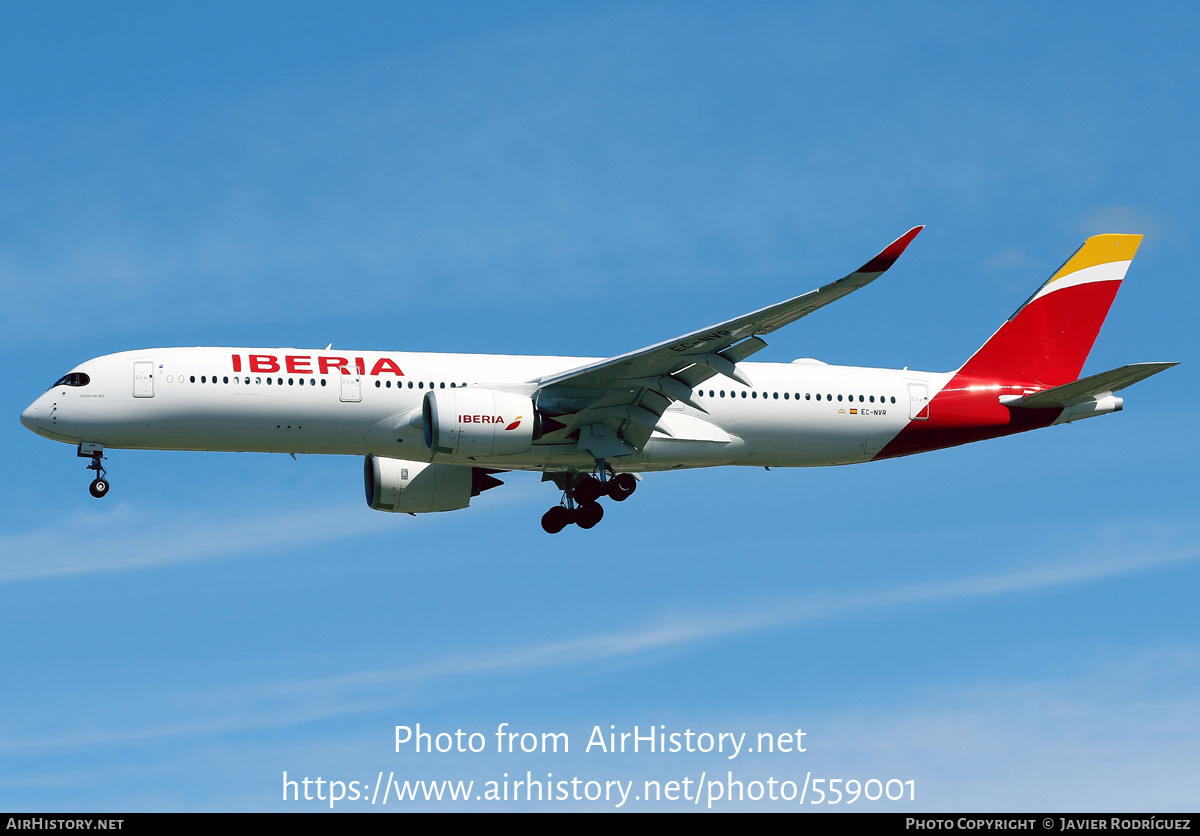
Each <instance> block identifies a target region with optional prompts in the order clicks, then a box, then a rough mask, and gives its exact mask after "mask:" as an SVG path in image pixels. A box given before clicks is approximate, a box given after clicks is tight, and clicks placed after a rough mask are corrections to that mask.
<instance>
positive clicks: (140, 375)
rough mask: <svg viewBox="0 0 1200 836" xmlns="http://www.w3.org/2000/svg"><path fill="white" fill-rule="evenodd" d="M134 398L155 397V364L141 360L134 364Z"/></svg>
mask: <svg viewBox="0 0 1200 836" xmlns="http://www.w3.org/2000/svg"><path fill="white" fill-rule="evenodd" d="M133 396H134V397H135V398H153V397H154V364H153V363H151V362H148V361H142V360H139V361H138V362H136V363H134V364H133Z"/></svg>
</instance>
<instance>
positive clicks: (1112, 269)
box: [959, 234, 1142, 386]
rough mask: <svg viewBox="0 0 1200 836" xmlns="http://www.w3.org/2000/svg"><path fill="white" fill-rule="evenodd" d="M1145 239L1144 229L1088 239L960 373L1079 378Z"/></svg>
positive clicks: (1036, 379)
mask: <svg viewBox="0 0 1200 836" xmlns="http://www.w3.org/2000/svg"><path fill="white" fill-rule="evenodd" d="M1141 242H1142V236H1141V235H1121V234H1109V235H1094V236H1092V237H1091V238H1089V239H1087V241H1085V242H1084V243H1083V246H1082V247H1080V248H1079V249H1078V250H1076V251H1075V254H1074V255H1073V256H1071V257H1070V258H1069V259H1067V262H1066V264H1064V265H1063V266H1062V267H1060V268H1058V270H1057V271H1056V272H1055V273H1054V275H1052V276H1051V277H1050V278H1049V279H1048V280H1047V281H1046V283H1045V284H1043V285H1042V286H1041V287H1040V288H1038V290H1037V292H1036V293H1034V294H1033V296H1031V297H1029V300H1028V301H1026V302H1025V304H1024V305H1022V306H1021V307H1020V308H1019V309H1018V310H1017V312H1016V313H1014V314H1013V315H1012V316H1011V317H1009V318H1008V321H1007V322H1005V323H1004V324H1003V325H1001V326H1000V330H999V331H997V332H996V333H995V334H993V335H992V338H991V339H990V340H988V341H987V342H986V343H985V344H984V346H983V347H982V348H981V349H979V350H978V351H976V352H975V354H974V355H973V356H972V357H971V359H970V360H968V361H967V362H966V363H965V364H964V365H963V367H962V368H961V369H960V370H959V374H960V375H962V376H964V377H970V378H988V379H992V380H1009V381H1015V382H1021V383H1036V384H1040V385H1042V386H1060V385H1062V384H1064V383H1070V382H1071V381H1073V380H1076V379H1077V378H1078V377H1079V372H1080V371H1081V370H1082V369H1083V363H1084V361H1085V360H1086V359H1087V356H1088V353H1089V352H1090V351H1091V350H1092V345H1093V344H1094V343H1095V342H1096V336H1097V335H1098V334H1099V333H1100V326H1101V325H1103V324H1104V318H1105V316H1107V315H1108V309H1109V307H1110V306H1111V305H1112V302H1113V299H1114V298H1115V297H1116V295H1117V289H1118V288H1119V287H1120V286H1121V280H1122V279H1124V278H1125V271H1126V270H1128V269H1129V263H1130V262H1131V261H1132V260H1133V256H1134V254H1135V253H1136V252H1137V249H1138V245H1139V244H1140V243H1141Z"/></svg>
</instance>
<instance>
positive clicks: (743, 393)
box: [742, 390, 746, 398]
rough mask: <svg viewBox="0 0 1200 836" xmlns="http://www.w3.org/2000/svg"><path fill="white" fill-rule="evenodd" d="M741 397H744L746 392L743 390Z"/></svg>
mask: <svg viewBox="0 0 1200 836" xmlns="http://www.w3.org/2000/svg"><path fill="white" fill-rule="evenodd" d="M742 397H743V398H744V397H746V392H745V391H744V390H743V391H742Z"/></svg>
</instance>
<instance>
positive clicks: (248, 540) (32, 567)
mask: <svg viewBox="0 0 1200 836" xmlns="http://www.w3.org/2000/svg"><path fill="white" fill-rule="evenodd" d="M331 513H332V512H331V511H330V509H329V508H324V509H323V513H321V514H314V513H311V512H309V511H303V510H302V511H276V512H274V513H272V512H264V513H262V514H257V515H255V516H253V517H242V518H240V519H239V518H236V517H235V518H230V517H229V516H228V515H222V514H218V515H216V516H217V517H218V518H219V519H220V521H221V522H220V524H219V525H214V523H213V519H214V514H213V513H212V512H208V513H205V514H204V515H203V516H201V515H199V514H192V515H187V514H184V515H176V514H167V515H158V514H153V513H140V512H137V511H135V509H133V508H131V507H130V506H128V505H117V506H115V507H114V508H112V509H111V510H107V511H105V512H104V513H87V512H78V513H75V514H71V515H68V516H65V517H63V518H62V519H59V520H56V521H55V522H54V523H52V524H50V525H46V526H43V527H40V528H38V529H35V530H33V531H29V532H25V533H21V534H8V535H3V536H0V555H3V557H0V583H13V582H16V581H31V580H39V579H45V578H55V577H62V576H66V575H80V574H89V573H96V572H121V571H129V570H132V569H143V568H148V567H152V566H162V565H165V564H170V563H183V562H186V561H192V560H201V559H204V558H213V557H229V556H234V555H241V554H246V553H251V552H256V553H257V552H262V551H265V550H272V549H278V548H282V547H285V546H294V545H298V544H301V543H310V544H311V543H328V542H331V541H334V540H342V539H348V538H351V537H358V536H361V535H363V534H368V533H370V532H371V531H373V530H375V529H376V528H378V527H379V526H380V525H382V524H385V523H386V520H383V519H375V518H374V517H372V518H370V519H369V521H367V522H360V523H356V524H355V525H354V526H352V527H348V526H336V525H330V522H329V520H330V519H331ZM381 516H382V515H381Z"/></svg>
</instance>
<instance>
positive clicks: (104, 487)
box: [76, 441, 109, 499]
mask: <svg viewBox="0 0 1200 836" xmlns="http://www.w3.org/2000/svg"><path fill="white" fill-rule="evenodd" d="M76 455H77V456H79V457H80V458H83V459H91V460H92V463H91V464H89V465H88V466H87V469H88V470H94V471H96V478H95V479H93V480H92V484H91V485H89V486H88V493H90V494H91V495H92V496H94V497H96V499H100V498H101V497H103V496H107V495H108V488H109V484H108V479H106V478H105V477H106V476H107V475H108V473H107V472H106V471H105V470H104V464H103V462H104V445H103V444H92V443H90V442H87V441H85V442H83V443H81V444H80V445H79V448H78V450H77V451H76Z"/></svg>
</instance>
